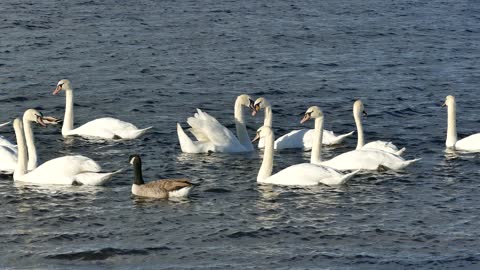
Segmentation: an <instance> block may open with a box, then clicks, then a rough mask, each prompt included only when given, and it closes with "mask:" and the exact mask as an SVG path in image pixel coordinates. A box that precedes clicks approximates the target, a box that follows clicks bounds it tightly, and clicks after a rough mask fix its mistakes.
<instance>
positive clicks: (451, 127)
mask: <svg viewBox="0 0 480 270" xmlns="http://www.w3.org/2000/svg"><path fill="white" fill-rule="evenodd" d="M456 143H457V108H456V104H455V103H453V104H452V105H450V106H448V125H447V141H446V142H445V144H446V146H447V147H448V148H453V147H455V144H456Z"/></svg>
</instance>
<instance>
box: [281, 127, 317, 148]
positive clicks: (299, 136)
mask: <svg viewBox="0 0 480 270" xmlns="http://www.w3.org/2000/svg"><path fill="white" fill-rule="evenodd" d="M312 140H313V129H299V130H293V131H290V132H289V133H287V134H285V135H283V136H281V137H279V138H278V139H276V140H275V143H274V147H275V149H288V148H311V147H312Z"/></svg>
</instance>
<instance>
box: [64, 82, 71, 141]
mask: <svg viewBox="0 0 480 270" xmlns="http://www.w3.org/2000/svg"><path fill="white" fill-rule="evenodd" d="M65 97H66V102H65V116H64V117H63V127H62V135H63V136H65V135H67V134H68V132H69V131H71V130H72V129H73V118H74V115H73V90H72V89H66V90H65Z"/></svg>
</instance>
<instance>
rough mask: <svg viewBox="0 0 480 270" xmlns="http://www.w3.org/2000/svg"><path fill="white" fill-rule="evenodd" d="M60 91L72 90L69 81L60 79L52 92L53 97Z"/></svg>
mask: <svg viewBox="0 0 480 270" xmlns="http://www.w3.org/2000/svg"><path fill="white" fill-rule="evenodd" d="M62 90H72V87H71V86H70V81H69V80H67V79H61V80H60V81H58V83H57V87H56V88H55V90H53V95H56V94H58V92H60V91H62Z"/></svg>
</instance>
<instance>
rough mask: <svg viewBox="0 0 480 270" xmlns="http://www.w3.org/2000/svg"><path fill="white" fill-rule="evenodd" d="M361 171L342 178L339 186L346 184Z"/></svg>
mask: <svg viewBox="0 0 480 270" xmlns="http://www.w3.org/2000/svg"><path fill="white" fill-rule="evenodd" d="M359 172H360V170H356V171H353V172H351V173H347V174H345V175H344V176H343V177H342V180H341V181H340V183H339V185H343V184H346V183H347V182H348V181H350V179H352V178H353V177H354V176H355V175H356V174H357V173H359Z"/></svg>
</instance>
